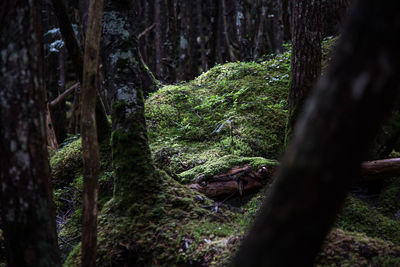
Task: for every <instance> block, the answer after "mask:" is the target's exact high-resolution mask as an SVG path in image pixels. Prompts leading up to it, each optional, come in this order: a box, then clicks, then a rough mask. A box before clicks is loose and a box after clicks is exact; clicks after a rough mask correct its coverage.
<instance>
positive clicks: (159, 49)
mask: <svg viewBox="0 0 400 267" xmlns="http://www.w3.org/2000/svg"><path fill="white" fill-rule="evenodd" d="M161 10H162V11H164V7H163V1H162V0H155V3H154V24H155V25H156V26H155V29H154V45H155V60H156V68H155V70H156V71H155V75H156V77H157V78H158V79H162V78H163V77H164V68H163V67H164V66H163V62H162V59H163V47H164V45H163V34H162V31H163V28H164V25H161V23H162V22H163V21H162V17H161Z"/></svg>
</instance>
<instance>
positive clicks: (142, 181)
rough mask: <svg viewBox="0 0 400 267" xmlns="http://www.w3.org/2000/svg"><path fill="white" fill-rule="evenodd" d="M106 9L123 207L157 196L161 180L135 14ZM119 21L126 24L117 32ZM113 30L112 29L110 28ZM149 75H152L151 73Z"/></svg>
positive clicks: (117, 195) (118, 193) (117, 192)
mask: <svg viewBox="0 0 400 267" xmlns="http://www.w3.org/2000/svg"><path fill="white" fill-rule="evenodd" d="M106 3H107V4H106V5H105V10H104V30H103V40H104V47H105V50H104V55H103V56H104V57H105V58H109V57H110V56H111V55H113V57H114V59H115V60H107V61H104V62H105V63H106V64H105V68H106V70H105V73H106V75H107V76H106V77H105V78H106V79H105V80H106V82H107V88H110V92H111V93H112V98H113V105H112V121H113V132H112V136H111V148H112V158H113V167H114V172H115V181H114V200H115V202H116V203H118V204H120V205H121V207H126V206H128V205H130V204H132V203H134V202H139V201H140V200H141V199H143V198H144V197H143V196H144V195H146V194H154V192H152V191H154V189H155V188H157V186H158V184H159V181H158V178H157V176H154V175H153V174H154V166H153V164H152V158H151V152H150V149H149V146H148V140H147V128H146V121H145V118H144V100H143V91H142V90H143V89H146V88H143V87H145V86H143V83H142V77H141V76H142V75H144V74H145V73H144V72H143V68H142V67H143V66H141V61H140V56H139V50H138V43H137V39H136V36H135V34H134V32H133V29H132V27H131V25H130V22H131V21H132V18H133V14H132V10H131V9H130V8H129V6H121V5H118V4H117V3H116V2H115V1H112V0H108V1H106ZM115 22H118V23H120V25H123V26H122V27H121V28H120V29H118V30H117V31H116V30H114V29H113V28H112V27H113V24H114V23H115ZM110 27H111V28H110ZM147 75H148V73H147Z"/></svg>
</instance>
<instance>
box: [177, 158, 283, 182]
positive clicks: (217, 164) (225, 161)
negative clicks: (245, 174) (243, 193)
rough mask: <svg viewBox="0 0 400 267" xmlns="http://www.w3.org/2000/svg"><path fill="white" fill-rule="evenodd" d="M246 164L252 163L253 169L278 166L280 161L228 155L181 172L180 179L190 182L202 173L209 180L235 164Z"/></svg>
mask: <svg viewBox="0 0 400 267" xmlns="http://www.w3.org/2000/svg"><path fill="white" fill-rule="evenodd" d="M245 164H250V166H251V167H252V169H254V170H258V169H259V168H261V167H263V166H264V167H267V166H276V165H278V162H277V161H273V160H267V159H264V158H261V157H238V156H233V155H227V156H224V157H221V158H219V159H217V160H215V161H211V162H207V163H205V164H203V165H200V166H197V167H194V168H193V169H190V170H188V171H185V172H183V173H181V174H179V175H178V180H179V181H180V182H182V183H190V182H193V180H194V179H196V178H197V177H198V176H199V175H200V174H203V175H204V179H205V180H207V179H208V178H210V177H212V176H214V175H216V174H221V173H224V172H226V171H228V170H230V169H231V168H233V167H235V166H243V165H245Z"/></svg>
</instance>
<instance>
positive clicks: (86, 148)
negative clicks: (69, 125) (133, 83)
mask: <svg viewBox="0 0 400 267" xmlns="http://www.w3.org/2000/svg"><path fill="white" fill-rule="evenodd" d="M102 17H103V0H91V1H89V16H88V23H87V30H86V41H85V55H84V64H83V86H82V115H81V133H82V155H83V179H84V183H83V234H82V266H83V267H86V266H88V267H90V266H95V265H96V249H97V197H98V176H99V146H98V142H97V129H96V95H97V90H98V87H99V79H98V78H99V75H98V67H99V51H100V38H101V29H102Z"/></svg>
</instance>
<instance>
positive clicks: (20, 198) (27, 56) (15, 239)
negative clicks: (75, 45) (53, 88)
mask: <svg viewBox="0 0 400 267" xmlns="http://www.w3.org/2000/svg"><path fill="white" fill-rule="evenodd" d="M17 22H18V23H17ZM0 23H1V25H2V26H1V29H0V50H1V55H2V56H1V58H0V65H1V70H0V84H1V85H2V89H1V90H0V97H1V102H0V114H1V117H0V145H1V150H0V181H1V185H2V189H1V194H0V203H1V207H2V212H1V221H2V229H3V235H4V239H5V245H6V255H7V262H8V266H10V267H14V266H15V267H19V266H60V261H59V254H58V247H57V234H56V226H55V216H54V209H53V204H52V191H51V186H50V168H49V163H48V153H47V147H46V125H45V117H44V114H45V109H46V104H45V90H44V88H45V87H44V83H43V76H42V75H43V58H42V57H43V53H42V39H41V37H42V31H41V2H40V1H24V0H18V1H15V0H13V1H2V2H1V3H0Z"/></svg>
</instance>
